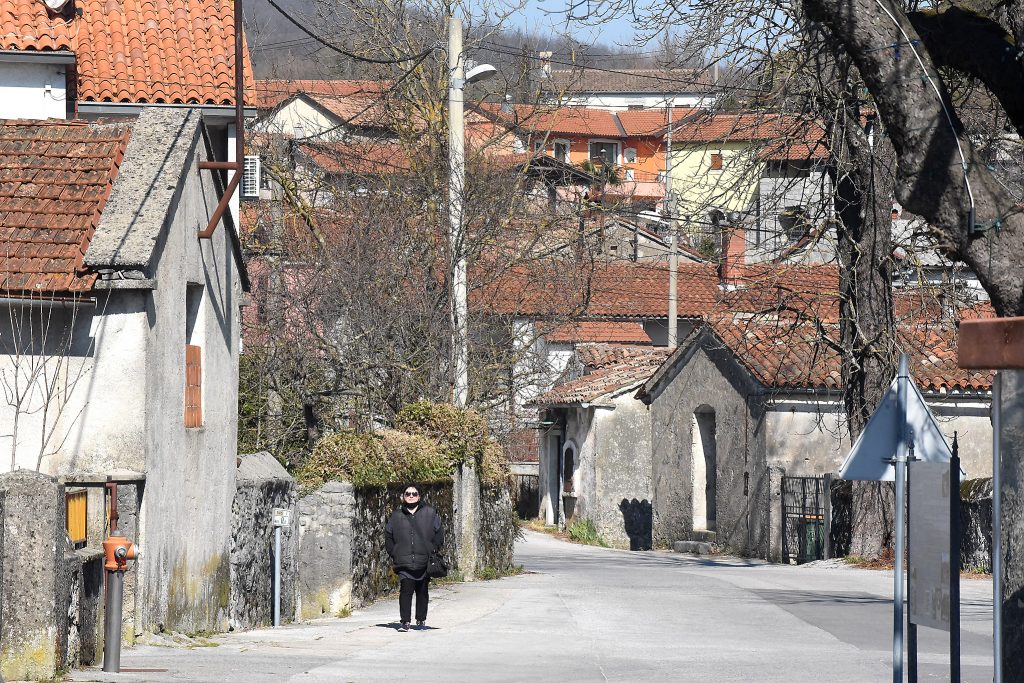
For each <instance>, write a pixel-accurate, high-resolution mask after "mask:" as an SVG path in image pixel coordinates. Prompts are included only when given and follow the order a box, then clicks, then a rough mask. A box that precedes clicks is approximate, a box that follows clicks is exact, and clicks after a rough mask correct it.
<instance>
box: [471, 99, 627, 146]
mask: <svg viewBox="0 0 1024 683" xmlns="http://www.w3.org/2000/svg"><path fill="white" fill-rule="evenodd" d="M480 109H481V110H482V111H485V112H487V113H488V114H489V115H491V116H493V117H495V118H496V119H497V120H498V121H501V122H503V123H506V124H510V125H514V126H517V127H519V128H522V129H523V130H529V131H534V132H536V133H550V134H554V135H589V136H595V137H609V138H619V137H622V136H623V131H622V129H621V128H619V124H618V120H617V119H616V117H615V113H614V112H611V111H608V110H607V109H595V108H592V107H548V106H542V105H529V104H517V105H514V106H513V107H512V111H511V112H508V111H503V110H502V109H501V107H500V106H498V105H492V104H486V103H485V104H482V105H480Z"/></svg>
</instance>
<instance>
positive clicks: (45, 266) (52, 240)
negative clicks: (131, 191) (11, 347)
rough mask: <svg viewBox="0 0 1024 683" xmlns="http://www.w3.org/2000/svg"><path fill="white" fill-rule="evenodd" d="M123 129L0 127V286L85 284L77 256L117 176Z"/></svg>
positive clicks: (88, 281)
mask: <svg viewBox="0 0 1024 683" xmlns="http://www.w3.org/2000/svg"><path fill="white" fill-rule="evenodd" d="M128 137H129V128H128V126H127V125H125V124H95V123H93V124H87V123H84V122H81V121H74V122H65V121H53V122H39V121H7V122H6V123H5V124H4V125H0V288H2V289H4V290H6V291H8V292H11V291H15V292H28V291H32V292H51V293H52V292H79V291H85V290H88V289H90V288H91V287H92V284H93V282H94V281H95V279H96V276H95V275H94V274H90V273H87V272H85V271H84V270H83V262H82V259H83V256H84V254H85V250H86V249H87V248H88V246H89V241H90V240H91V239H92V236H93V234H94V233H95V231H96V226H97V224H98V222H99V217H100V212H101V210H102V208H103V205H104V203H105V202H106V200H107V198H108V197H109V196H110V190H111V187H112V185H113V182H114V178H116V177H117V172H118V168H119V166H120V163H121V159H122V158H123V156H124V150H125V147H126V146H127V144H128Z"/></svg>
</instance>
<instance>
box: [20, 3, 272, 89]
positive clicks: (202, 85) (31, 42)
mask: <svg viewBox="0 0 1024 683" xmlns="http://www.w3.org/2000/svg"><path fill="white" fill-rule="evenodd" d="M69 7H73V8H74V9H72V10H68V11H65V12H64V13H62V14H53V13H52V12H49V11H48V10H47V9H46V6H45V5H44V4H43V3H42V2H39V0H9V1H7V2H4V3H0V49H6V50H70V51H72V52H74V53H75V60H76V64H75V70H76V72H77V77H78V82H77V96H78V99H79V100H81V101H91V102H136V103H145V102H151V103H157V102H162V103H173V104H234V101H235V95H234V49H235V47H234V43H235V34H234V19H233V11H234V5H233V3H231V2H229V1H227V0H176V1H175V2H173V3H172V2H171V1H170V0H118V1H117V2H111V1H108V0H76V1H75V2H74V3H69ZM172 7H173V8H174V10H173V12H172V10H171V8H172ZM75 10H80V11H81V16H78V15H76V14H70V16H68V14H69V12H73V11H75ZM243 40H244V37H243ZM243 55H244V61H245V63H244V66H243V69H244V80H245V86H246V92H247V93H248V94H247V95H246V99H247V100H248V99H252V98H253V97H254V95H253V90H252V85H253V77H252V66H251V64H250V61H249V57H248V50H247V49H245V48H244V46H243Z"/></svg>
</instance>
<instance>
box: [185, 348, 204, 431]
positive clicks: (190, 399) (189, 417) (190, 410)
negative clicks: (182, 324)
mask: <svg viewBox="0 0 1024 683" xmlns="http://www.w3.org/2000/svg"><path fill="white" fill-rule="evenodd" d="M185 426H186V427H202V426H203V349H202V347H199V346H193V345H192V344H188V345H186V346H185Z"/></svg>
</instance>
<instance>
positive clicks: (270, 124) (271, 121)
mask: <svg viewBox="0 0 1024 683" xmlns="http://www.w3.org/2000/svg"><path fill="white" fill-rule="evenodd" d="M334 126H335V123H334V121H333V120H332V119H331V118H329V117H328V116H326V115H325V114H324V113H323V112H321V111H320V110H319V109H317V108H316V107H313V106H312V105H310V104H309V103H308V102H307V101H305V100H304V99H302V98H295V99H293V100H292V101H291V102H289V103H288V104H286V105H284V106H283V107H281V108H280V109H279V110H277V111H275V112H273V114H271V115H270V116H268V117H267V118H265V119H263V120H262V121H259V122H257V123H256V125H255V126H254V129H253V130H254V131H255V132H257V133H270V134H274V135H286V136H294V137H307V136H310V135H317V134H319V133H323V132H324V131H327V130H329V129H332V128H334ZM344 135H345V130H344V129H343V128H341V129H335V130H333V131H331V132H330V133H328V134H327V135H325V136H324V138H322V140H324V141H326V140H340V139H341V138H343V137H344Z"/></svg>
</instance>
